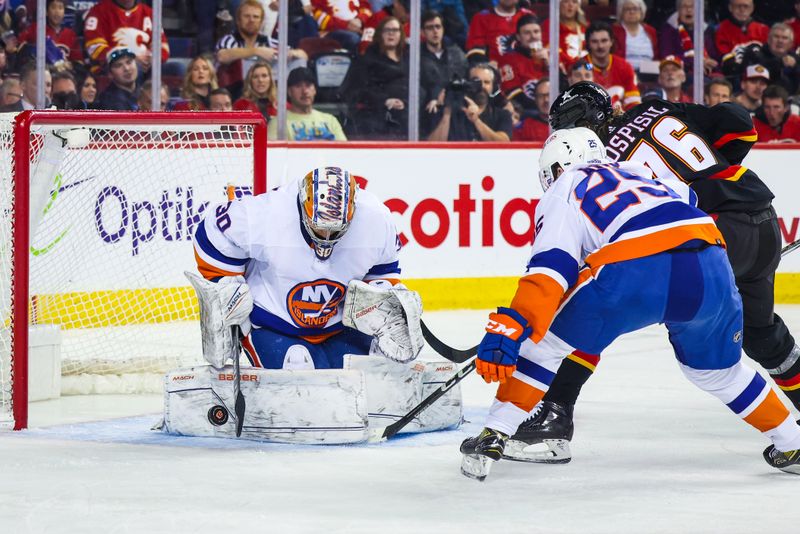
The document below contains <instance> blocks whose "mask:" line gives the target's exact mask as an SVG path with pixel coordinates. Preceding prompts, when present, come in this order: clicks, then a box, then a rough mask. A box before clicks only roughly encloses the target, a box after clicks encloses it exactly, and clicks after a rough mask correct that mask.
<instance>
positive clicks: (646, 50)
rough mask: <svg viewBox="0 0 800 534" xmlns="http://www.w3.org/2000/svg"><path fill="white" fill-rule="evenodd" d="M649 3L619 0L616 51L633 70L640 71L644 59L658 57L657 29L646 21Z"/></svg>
mask: <svg viewBox="0 0 800 534" xmlns="http://www.w3.org/2000/svg"><path fill="white" fill-rule="evenodd" d="M645 15H647V5H645V3H644V1H643V0H619V1H618V2H617V20H619V21H621V22H619V23H616V24H614V26H612V29H613V31H614V53H615V54H617V55H618V56H620V57H624V58H625V61H627V62H628V63H630V64H631V66H632V67H633V70H635V71H636V72H639V65H640V64H641V62H642V61H652V60H654V59H656V58H658V36H657V35H656V29H655V28H653V27H652V26H650V25H649V24H645V23H644V17H645Z"/></svg>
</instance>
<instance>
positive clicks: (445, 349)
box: [369, 323, 478, 443]
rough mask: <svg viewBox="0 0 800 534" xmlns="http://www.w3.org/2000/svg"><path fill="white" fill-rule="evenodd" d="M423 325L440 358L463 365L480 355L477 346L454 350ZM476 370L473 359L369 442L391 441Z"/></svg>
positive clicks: (426, 339) (376, 433) (430, 343)
mask: <svg viewBox="0 0 800 534" xmlns="http://www.w3.org/2000/svg"><path fill="white" fill-rule="evenodd" d="M421 325H422V335H423V337H424V338H425V341H427V342H428V344H429V345H430V346H431V348H432V349H433V350H435V351H436V352H438V353H439V355H440V356H443V357H445V358H447V359H448V360H450V361H451V362H454V363H463V362H465V361H467V360H469V359H470V358H472V357H473V356H475V354H477V353H478V346H477V345H475V346H474V347H472V348H471V349H467V350H459V349H454V348H453V347H451V346H449V345H447V344H446V343H444V342H443V341H440V340H439V339H438V338H437V337H436V336H434V335H433V334H432V333H431V331H430V330H428V327H427V326H425V323H421ZM474 369H475V360H474V359H473V360H472V361H471V362H469V364H467V365H465V366H464V367H462V368H461V369H459V370H458V371H456V374H454V375H453V376H451V377H450V378H448V379H447V381H446V382H445V383H444V384H442V385H441V386H439V388H438V389H437V390H436V391H434V392H433V393H431V394H430V395H428V396H427V397H425V398H424V399H422V402H420V403H419V404H417V405H416V406H414V408H412V409H411V411H410V412H408V413H407V414H405V415H404V416H403V417H401V418H400V419H398V420H397V421H395V422H394V423H392V424H391V425H389V426H387V427H385V428H376V429H374V430H373V431H371V432H370V436H369V441H370V442H373V443H374V442H380V441H384V440H387V439H390V438H391V437H392V436H394V435H395V434H397V433H398V432H400V430H402V429H403V428H404V427H405V426H406V425H408V424H409V423H410V422H411V421H413V420H414V418H415V417H416V416H418V415H419V414H420V413H422V412H423V411H425V410H426V409H428V408H429V407H430V406H431V405H432V404H433V403H434V402H436V401H437V400H439V399H440V398H442V397H443V396H444V394H445V393H447V392H448V391H450V390H451V389H453V386H455V385H456V384H458V383H459V382H461V381H462V380H463V379H464V377H466V376H467V375H468V374H470V373H471V372H472V371H473V370H474Z"/></svg>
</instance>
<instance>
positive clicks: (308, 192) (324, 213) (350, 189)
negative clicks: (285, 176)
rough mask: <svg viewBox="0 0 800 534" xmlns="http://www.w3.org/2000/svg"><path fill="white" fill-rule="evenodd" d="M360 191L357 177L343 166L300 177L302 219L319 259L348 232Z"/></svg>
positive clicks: (319, 169)
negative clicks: (358, 191) (357, 192)
mask: <svg viewBox="0 0 800 534" xmlns="http://www.w3.org/2000/svg"><path fill="white" fill-rule="evenodd" d="M357 190H358V186H357V185H356V180H355V177H354V176H353V175H351V174H350V173H349V172H348V171H346V170H344V169H342V168H340V167H320V168H318V169H314V170H313V171H311V172H309V173H308V174H306V175H305V176H304V177H303V178H302V179H301V180H300V186H299V191H298V202H299V204H300V219H301V220H302V224H303V229H304V230H305V233H306V234H307V235H308V237H309V239H311V242H312V244H313V246H314V252H315V253H316V255H317V257H318V258H319V259H321V260H325V259H328V258H329V257H330V255H331V252H333V246H334V245H335V244H336V243H337V242H338V241H339V240H340V239H341V238H342V237H343V236H344V234H345V232H347V229H348V227H349V226H350V222H351V221H352V219H353V214H354V213H355V211H356V191H357Z"/></svg>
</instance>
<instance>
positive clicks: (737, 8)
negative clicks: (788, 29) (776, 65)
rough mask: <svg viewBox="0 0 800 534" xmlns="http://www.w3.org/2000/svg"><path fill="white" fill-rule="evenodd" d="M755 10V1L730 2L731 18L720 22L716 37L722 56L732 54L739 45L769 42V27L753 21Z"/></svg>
mask: <svg viewBox="0 0 800 534" xmlns="http://www.w3.org/2000/svg"><path fill="white" fill-rule="evenodd" d="M753 9H754V8H753V0H729V1H728V10H729V11H730V13H731V16H730V17H728V18H727V19H725V20H723V21H722V22H720V24H719V28H717V34H716V36H715V41H716V44H717V51H718V52H719V53H720V54H721V55H725V54H728V53H730V52H731V51H732V50H733V47H735V46H736V45H738V44H742V43H747V42H750V41H757V42H759V43H761V44H764V43H766V42H767V36H768V35H769V26H767V25H766V24H762V23H760V22H756V21H754V20H753V19H752V15H753Z"/></svg>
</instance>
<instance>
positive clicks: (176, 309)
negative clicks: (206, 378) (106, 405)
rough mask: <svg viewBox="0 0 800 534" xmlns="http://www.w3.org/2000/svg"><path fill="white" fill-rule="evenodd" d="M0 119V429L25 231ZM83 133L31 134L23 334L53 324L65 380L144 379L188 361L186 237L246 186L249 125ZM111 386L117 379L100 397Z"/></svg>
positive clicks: (190, 309) (45, 130) (190, 295)
mask: <svg viewBox="0 0 800 534" xmlns="http://www.w3.org/2000/svg"><path fill="white" fill-rule="evenodd" d="M12 119H13V117H12V116H7V115H6V116H0V143H2V151H0V158H1V159H0V173H2V186H0V187H1V188H2V191H1V192H0V202H1V203H2V207H3V208H2V209H3V221H2V228H0V234H2V235H0V269H2V271H1V272H0V292H1V293H0V297H1V298H2V302H1V303H0V312H2V314H3V318H4V327H3V330H2V334H0V351H2V352H0V373H1V374H0V387H1V388H2V389H1V391H2V392H1V393H0V395H2V397H0V402H2V409H0V419H2V418H3V413H4V412H5V413H6V415H7V414H8V412H9V411H10V409H11V408H10V404H11V398H10V389H11V384H12V382H13V371H12V364H13V360H12V356H11V354H10V346H9V340H10V336H11V330H12V326H11V321H10V314H11V308H10V302H11V286H10V283H11V280H12V276H11V275H12V273H11V269H12V267H11V265H12V262H11V258H12V250H13V249H12V247H13V231H12V230H13V226H12V222H13V224H26V223H27V222H28V221H20V220H18V218H17V217H15V215H14V213H13V209H11V206H13V202H12V199H13V193H14V180H15V179H16V180H19V179H21V178H20V177H16V178H15V177H14V176H13V173H12V168H13V166H12V163H13V161H12V158H13V154H14V150H13V149H12V136H11V133H12V128H11V126H12ZM86 126H87V128H88V130H84V132H83V133H82V135H74V130H72V132H73V133H67V132H65V131H64V130H65V129H66V128H67V127H65V126H63V125H62V126H49V125H48V126H38V127H37V126H35V125H34V127H33V128H32V131H31V136H30V146H31V148H32V150H31V154H32V155H31V158H30V162H31V165H30V176H29V177H28V179H29V180H30V202H29V206H30V209H31V216H30V228H31V238H30V254H29V261H30V266H29V271H30V277H29V278H30V299H29V302H28V306H29V313H28V317H29V325H31V326H32V325H41V324H57V325H59V326H60V328H61V334H62V344H61V355H62V375H64V376H65V377H67V376H98V375H109V374H111V375H120V376H122V375H125V374H132V375H143V374H144V375H147V374H152V375H154V376H156V375H157V374H162V373H165V372H166V371H168V370H170V369H174V368H176V367H180V366H185V365H191V364H194V363H198V362H200V361H202V355H201V351H200V332H199V326H198V323H197V302H196V298H195V295H194V292H193V290H192V289H191V287H189V285H188V282H187V280H186V279H185V278H184V276H183V271H185V270H193V269H194V268H195V267H194V256H193V251H192V245H191V237H192V235H193V233H194V228H195V226H196V225H197V223H198V222H199V221H200V220H201V218H202V217H203V215H204V214H205V212H206V209H207V208H208V206H209V205H213V204H216V203H218V202H224V201H225V200H226V198H227V197H226V186H227V184H234V185H235V186H237V187H236V192H237V194H247V192H249V191H251V190H252V185H253V157H254V148H253V128H252V127H251V126H241V125H223V126H208V125H203V126H196V125H191V126H177V125H171V124H169V123H168V122H167V123H164V124H157V125H156V124H154V125H152V126H146V127H143V126H131V125H126V124H125V123H124V118H122V116H121V118H120V124H118V125H115V126H113V127H97V126H96V125H93V124H91V123H90V122H88V123H87V124H86ZM70 128H74V127H70ZM87 131H88V133H89V134H90V136H89V138H88V139H87V138H86V132H87ZM78 133H81V132H78ZM63 138H67V139H70V141H71V142H70V143H69V144H68V145H67V146H66V147H64V146H63V145H64V142H63V140H62V139H63ZM262 150H263V147H262ZM31 332H33V330H31ZM110 382H111V383H113V382H120V381H119V380H111V381H110V380H108V379H105V380H103V381H102V384H105V386H103V387H107V385H108V384H109V383H110ZM121 383H122V385H121V389H122V390H123V391H126V392H129V391H131V390H136V389H139V388H140V387H142V386H140V385H139V384H140V381H139V380H132V381H128V382H127V383H126V382H125V381H122V382H121ZM153 383H154V384H157V383H158V382H157V380H156V381H155V382H151V384H153ZM63 385H64V386H65V388H66V391H65V393H69V392H70V391H69V389H71V388H73V387H77V390H78V392H91V391H92V390H93V389H97V387H96V386H92V385H91V384H88V385H87V384H86V383H85V382H83V381H80V380H79V381H77V382H76V381H75V380H65V381H63ZM145 388H146V389H149V388H148V387H145Z"/></svg>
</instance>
